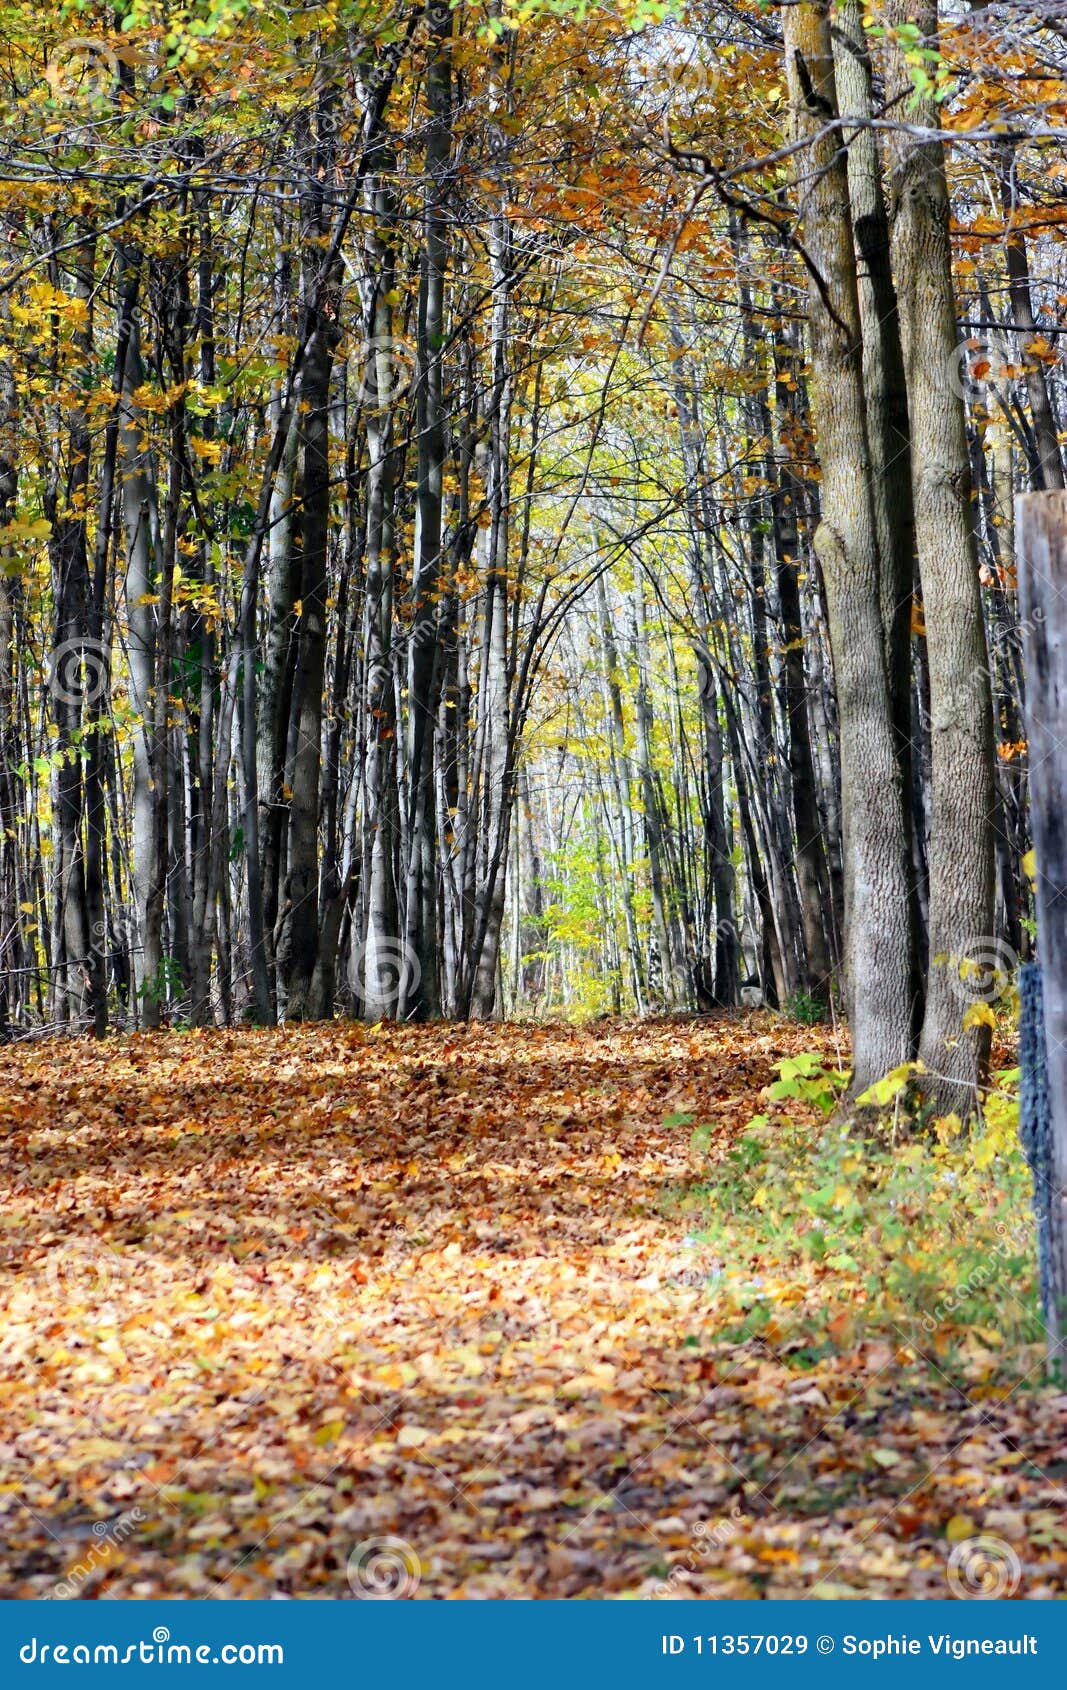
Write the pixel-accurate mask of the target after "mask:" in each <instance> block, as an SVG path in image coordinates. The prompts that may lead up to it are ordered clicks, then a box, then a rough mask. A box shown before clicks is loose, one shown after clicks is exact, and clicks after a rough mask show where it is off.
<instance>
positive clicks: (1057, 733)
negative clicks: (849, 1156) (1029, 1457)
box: [1015, 493, 1067, 1364]
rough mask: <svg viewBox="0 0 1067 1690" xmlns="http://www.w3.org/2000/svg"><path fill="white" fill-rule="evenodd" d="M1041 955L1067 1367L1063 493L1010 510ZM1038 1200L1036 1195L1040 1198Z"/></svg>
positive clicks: (1054, 1252) (1059, 1318) (1052, 1200)
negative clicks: (1013, 524)
mask: <svg viewBox="0 0 1067 1690" xmlns="http://www.w3.org/2000/svg"><path fill="white" fill-rule="evenodd" d="M1015 513H1016V525H1017V526H1016V541H1017V547H1018V558H1019V606H1020V611H1021V614H1022V635H1023V659H1024V669H1025V676H1026V737H1027V744H1028V747H1029V766H1030V815H1031V823H1032V827H1033V837H1034V854H1035V857H1036V860H1037V880H1036V886H1037V890H1036V904H1037V936H1038V952H1039V955H1040V958H1041V972H1042V981H1043V988H1044V999H1045V1045H1046V1050H1047V1055H1048V1091H1049V1101H1050V1105H1051V1115H1052V1123H1051V1130H1052V1143H1051V1146H1050V1152H1051V1154H1050V1158H1049V1163H1050V1171H1051V1180H1050V1184H1051V1190H1050V1191H1049V1193H1048V1204H1049V1235H1050V1248H1051V1261H1050V1268H1051V1281H1052V1306H1051V1308H1050V1310H1049V1316H1048V1318H1049V1331H1048V1340H1049V1351H1050V1356H1051V1357H1052V1358H1053V1359H1055V1360H1058V1361H1059V1362H1060V1363H1061V1364H1062V1363H1063V1362H1064V1361H1065V1360H1067V493H1028V494H1025V495H1024V496H1022V497H1021V498H1019V499H1017V500H1016V502H1015ZM1039 1196H1040V1194H1039Z"/></svg>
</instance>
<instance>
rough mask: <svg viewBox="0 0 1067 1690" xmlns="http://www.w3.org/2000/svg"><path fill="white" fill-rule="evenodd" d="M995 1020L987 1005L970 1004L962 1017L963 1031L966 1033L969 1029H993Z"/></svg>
mask: <svg viewBox="0 0 1067 1690" xmlns="http://www.w3.org/2000/svg"><path fill="white" fill-rule="evenodd" d="M996 1024H997V1018H996V1016H995V1015H994V1014H993V1011H992V1010H991V1009H990V1007H989V1005H988V1004H987V1003H972V1004H969V1005H968V1007H967V1012H966V1014H965V1015H964V1017H963V1030H964V1032H965V1033H966V1032H967V1031H968V1030H969V1029H970V1028H971V1027H995V1026H996Z"/></svg>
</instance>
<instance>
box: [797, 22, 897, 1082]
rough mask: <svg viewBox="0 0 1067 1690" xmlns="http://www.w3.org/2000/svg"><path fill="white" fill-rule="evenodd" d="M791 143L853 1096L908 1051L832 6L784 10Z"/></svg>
mask: <svg viewBox="0 0 1067 1690" xmlns="http://www.w3.org/2000/svg"><path fill="white" fill-rule="evenodd" d="M785 35H786V65H787V71H788V77H789V91H790V99H791V103H792V109H793V122H794V127H795V133H796V137H797V139H798V141H804V142H807V144H808V145H807V152H806V155H805V163H806V170H805V175H804V200H803V205H802V212H803V225H804V241H805V246H806V248H807V252H808V255H809V258H810V260H811V262H812V264H813V265H814V267H815V269H816V271H817V273H818V276H819V278H820V281H819V283H818V284H817V283H816V282H815V281H814V280H813V282H812V285H811V288H810V323H811V348H812V413H813V417H814V421H815V428H816V433H817V436H818V443H819V460H820V464H821V467H822V484H821V509H822V516H821V521H820V523H819V527H818V529H817V531H816V535H815V547H816V551H817V552H818V556H819V561H820V563H821V565H822V570H823V577H824V581H825V586H826V601H827V613H828V619H829V631H830V646H831V650H832V653H833V661H834V674H835V679H836V683H837V697H838V709H839V716H840V747H841V750H840V755H841V802H842V825H843V832H844V854H845V973H846V1001H847V1004H848V1008H849V1020H850V1023H851V1029H852V1057H853V1081H852V1083H853V1089H854V1090H856V1091H862V1090H863V1089H864V1088H865V1087H866V1086H868V1085H870V1084H871V1083H872V1082H873V1081H874V1080H876V1079H878V1078H879V1077H880V1076H881V1075H883V1074H885V1073H886V1072H888V1070H890V1069H891V1068H894V1067H896V1066H898V1065H899V1064H900V1063H901V1062H903V1061H905V1060H906V1059H907V1057H908V1056H909V1054H910V1052H911V1019H912V1015H911V996H910V994H911V956H910V945H909V931H908V915H907V911H908V896H909V866H910V865H909V862H908V843H907V828H906V823H905V817H904V801H905V797H904V791H903V783H902V779H901V772H900V764H899V761H898V757H897V746H896V741H895V736H894V728H893V709H892V695H891V691H890V686H889V677H888V673H887V668H886V659H885V638H884V631H883V618H882V607H881V596H880V593H881V588H880V577H879V559H878V540H877V530H876V523H875V514H874V504H873V498H872V492H871V462H870V452H869V448H868V443H867V414H866V398H865V394H864V388H863V339H862V333H861V328H860V312H859V298H858V294H857V287H856V261H855V251H854V247H853V239H852V222H851V208H850V204H849V195H848V177H847V170H846V160H845V154H844V151H843V150H842V148H841V144H840V138H839V135H838V133H837V132H836V131H835V130H833V129H827V126H826V118H827V116H828V115H830V116H834V115H836V113H837V110H838V107H837V91H836V87H835V83H834V66H833V50H832V43H831V37H830V7H829V4H828V0H816V3H815V4H807V3H801V4H797V5H794V6H790V7H788V8H787V9H786V11H785Z"/></svg>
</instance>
